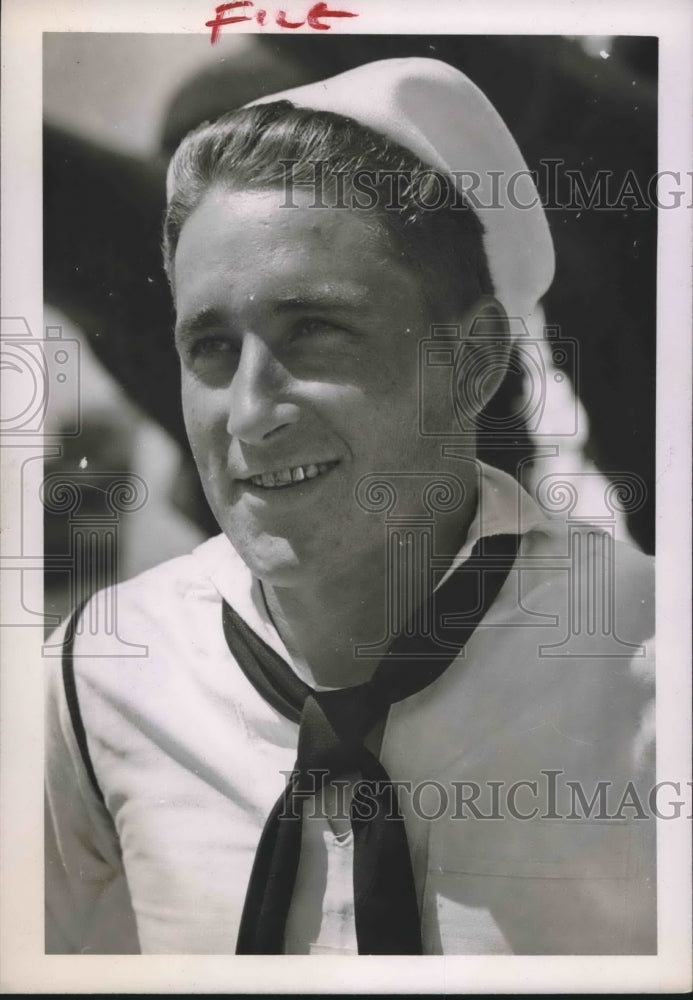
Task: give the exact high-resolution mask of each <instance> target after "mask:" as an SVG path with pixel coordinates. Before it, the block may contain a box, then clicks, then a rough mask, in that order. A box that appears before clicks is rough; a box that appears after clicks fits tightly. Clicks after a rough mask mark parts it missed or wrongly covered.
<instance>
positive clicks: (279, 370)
mask: <svg viewBox="0 0 693 1000" xmlns="http://www.w3.org/2000/svg"><path fill="white" fill-rule="evenodd" d="M287 377H288V373H287V372H286V369H285V368H284V367H283V366H282V365H281V363H280V362H279V361H278V360H277V358H276V357H275V356H274V354H273V353H272V351H271V350H270V349H269V347H268V345H267V344H266V343H265V342H264V341H263V340H262V338H260V337H258V336H257V335H256V334H252V333H247V334H246V335H245V336H244V338H243V346H242V348H241V354H240V358H239V361H238V367H237V368H236V371H235V373H234V376H233V379H232V381H231V386H230V399H229V416H228V421H227V424H226V429H227V432H228V433H229V435H230V436H231V437H235V438H238V439H239V440H240V441H244V442H246V443H247V444H261V443H262V442H263V441H265V440H266V439H267V438H268V437H270V436H271V435H272V434H275V433H276V432H277V431H279V430H281V429H282V428H283V427H288V426H290V425H291V424H294V423H296V421H297V420H298V416H299V410H298V407H297V406H296V405H295V404H294V403H292V402H290V401H288V400H286V399H285V398H283V393H284V392H285V391H286V382H287Z"/></svg>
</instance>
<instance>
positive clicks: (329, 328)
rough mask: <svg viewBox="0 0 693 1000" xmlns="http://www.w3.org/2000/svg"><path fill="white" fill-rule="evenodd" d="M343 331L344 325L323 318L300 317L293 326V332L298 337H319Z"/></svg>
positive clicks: (334, 334)
mask: <svg viewBox="0 0 693 1000" xmlns="http://www.w3.org/2000/svg"><path fill="white" fill-rule="evenodd" d="M344 333H346V330H345V329H344V327H342V326H339V325H338V324H336V323H332V322H330V321H329V320H325V319H302V320H301V321H300V322H299V323H297V324H296V326H295V328H294V334H295V335H296V336H298V337H315V338H320V337H328V336H330V335H333V336H337V335H339V334H344Z"/></svg>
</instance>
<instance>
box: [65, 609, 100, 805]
mask: <svg viewBox="0 0 693 1000" xmlns="http://www.w3.org/2000/svg"><path fill="white" fill-rule="evenodd" d="M86 603H87V602H86V600H85V601H82V603H81V604H80V605H79V607H77V608H76V610H75V611H74V612H73V613H72V617H71V618H70V621H69V622H68V624H67V631H66V633H65V640H64V642H63V687H64V689H65V699H66V701H67V707H68V711H69V712H70V720H71V722H72V730H73V732H74V734H75V739H76V740H77V746H78V747H79V752H80V754H81V757H82V761H83V763H84V767H85V769H86V772H87V775H88V776H89V781H90V782H91V784H92V786H93V788H94V791H95V792H96V795H97V798H98V800H99V802H101V803H102V804H103V802H104V797H103V792H102V791H101V788H100V787H99V783H98V781H97V780H96V774H95V772H94V765H93V764H92V762H91V756H90V754H89V747H88V745H87V734H86V730H85V728H84V723H83V721H82V713H81V711H80V708H79V699H78V698H77V683H76V681H75V666H74V662H73V654H72V650H73V647H74V644H75V633H76V631H77V622H78V621H79V618H80V615H81V614H82V611H83V610H84V606H85V604H86Z"/></svg>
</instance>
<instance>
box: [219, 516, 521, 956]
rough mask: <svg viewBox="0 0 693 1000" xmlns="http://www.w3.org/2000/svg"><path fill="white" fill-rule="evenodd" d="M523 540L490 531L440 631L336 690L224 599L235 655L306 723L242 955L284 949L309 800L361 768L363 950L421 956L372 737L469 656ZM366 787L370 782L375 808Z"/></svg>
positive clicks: (357, 838)
mask: <svg viewBox="0 0 693 1000" xmlns="http://www.w3.org/2000/svg"><path fill="white" fill-rule="evenodd" d="M519 541H520V539H519V537H518V536H517V535H494V536H491V537H487V538H484V539H480V540H479V542H477V544H476V545H475V547H474V550H473V551H472V554H471V556H470V557H469V559H468V560H467V561H466V562H465V563H463V564H462V565H461V566H460V567H459V568H458V569H456V570H455V571H454V573H452V574H451V576H450V577H449V578H448V580H447V581H446V582H445V583H444V584H443V585H442V586H441V587H439V588H438V589H437V590H436V591H434V592H433V593H432V594H431V595H430V597H429V599H428V605H429V607H428V609H427V611H428V619H427V620H428V621H429V622H432V623H433V624H434V627H433V628H432V629H431V630H430V631H428V632H427V633H426V634H414V635H409V634H405V633H402V634H401V635H398V636H397V637H396V638H395V639H394V641H393V642H392V644H391V646H390V648H389V650H388V652H387V654H386V656H385V657H383V659H382V660H381V661H380V663H379V664H378V666H377V668H376V670H375V672H374V674H373V677H372V678H371V680H370V681H368V682H367V683H365V684H358V685H356V686H354V687H349V688H342V689H339V690H336V691H315V690H313V689H312V688H311V687H310V686H309V685H308V684H305V683H304V682H303V681H301V680H300V679H299V678H298V677H297V676H296V674H295V673H294V672H293V670H292V669H291V668H290V667H289V666H288V664H286V663H285V662H284V660H283V659H282V658H281V657H280V656H279V655H278V654H277V653H276V652H275V651H274V650H273V649H271V648H270V647H269V646H268V645H267V644H266V643H265V642H263V640H262V639H261V638H260V637H259V636H257V635H256V634H255V633H254V632H253V631H252V630H251V629H250V628H249V627H248V625H246V623H245V622H244V621H243V620H242V619H241V618H240V617H239V616H238V615H237V614H236V612H235V611H234V610H233V609H232V608H231V607H230V606H229V605H228V604H227V603H226V602H225V601H224V603H223V626H224V635H225V637H226V641H227V643H228V646H229V649H230V650H231V652H232V654H233V655H234V657H235V659H236V661H237V662H238V664H239V665H240V667H241V668H242V669H243V671H244V672H245V674H246V676H247V677H248V678H249V680H250V681H251V682H252V684H253V685H254V686H255V687H256V689H257V690H258V691H259V692H260V694H261V695H262V696H263V697H264V698H265V699H266V700H267V701H268V702H269V703H270V704H271V705H272V706H273V707H274V708H276V709H277V710H278V711H279V712H281V713H282V714H283V715H284V716H286V717H287V718H288V719H291V720H292V721H294V722H297V723H299V733H298V751H297V758H296V765H295V769H294V772H293V775H292V777H291V779H290V780H289V782H288V783H287V786H286V788H285V789H284V791H283V793H282V794H281V795H280V797H279V799H278V801H277V802H276V803H275V805H274V808H273V809H272V811H271V813H270V815H269V817H268V819H267V821H266V823H265V827H264V830H263V832H262V836H261V838H260V843H259V845H258V848H257V852H256V854H255V861H254V864H253V869H252V873H251V876H250V882H249V885H248V891H247V894H246V899H245V905H244V908H243V915H242V918H241V925H240V930H239V933H238V941H237V945H236V954H239V955H277V954H282V952H283V949H284V929H285V926H286V921H287V918H288V914H289V907H290V905H291V898H292V895H293V890H294V884H295V881H296V873H297V871H298V863H299V858H300V853H301V832H302V803H303V801H304V799H305V797H306V795H310V794H312V793H317V792H319V790H320V789H321V788H322V787H324V785H325V784H326V783H328V782H329V781H332V780H333V779H336V778H338V777H340V776H344V775H352V776H353V775H354V774H356V775H357V779H358V780H357V783H356V789H357V792H356V794H355V795H354V797H353V799H352V802H351V806H350V817H349V818H350V822H351V828H352V831H353V835H354V914H355V922H356V938H357V942H358V950H359V954H360V955H420V954H422V942H421V931H420V923H419V913H418V906H417V901H416V890H415V885H414V875H413V871H412V865H411V858H410V855H409V847H408V843H407V836H406V830H405V827H404V820H403V818H402V815H401V813H400V811H399V807H398V803H397V797H396V795H395V794H394V788H393V786H392V784H391V783H390V778H389V775H388V774H387V771H386V770H385V768H384V767H383V765H382V764H381V763H380V761H379V760H378V758H377V757H376V756H375V755H374V754H372V753H371V752H370V750H368V749H367V748H366V747H365V746H364V740H365V739H366V737H367V736H368V734H369V732H370V731H371V730H372V728H373V727H374V726H375V724H376V723H377V722H378V721H379V720H380V719H383V718H384V717H385V716H386V715H387V712H388V710H389V708H390V705H392V704H393V703H394V702H397V701H401V700H402V699H404V698H408V697H409V696H410V695H413V694H415V693H416V692H418V691H421V690H422V689H423V688H425V687H427V686H428V685H429V684H431V683H432V682H433V681H434V680H436V678H438V677H439V676H440V675H441V674H442V673H443V671H444V670H446V669H447V667H448V666H449V665H450V664H451V663H452V661H453V660H454V659H455V658H456V657H457V656H458V655H459V653H460V652H461V650H462V649H463V647H464V646H465V644H466V642H467V641H468V639H469V637H470V636H471V634H472V633H473V631H474V629H475V628H476V627H477V625H478V624H479V622H480V621H481V620H482V619H483V618H484V616H485V615H486V612H487V611H488V609H489V608H490V607H491V604H492V603H493V601H494V600H495V598H496V596H497V595H498V592H499V591H500V589H501V587H502V586H503V583H504V582H505V580H506V578H507V576H508V573H509V572H510V569H511V567H512V565H513V563H514V560H515V557H516V555H517V549H518V546H519ZM482 552H483V554H482ZM421 617H422V620H426V618H425V616H423V615H422V616H421ZM436 634H437V636H438V638H436ZM441 636H443V637H444V638H443V639H441V638H440V637H441ZM359 789H367V798H368V802H367V806H368V808H364V800H363V798H362V797H360V796H359V794H358V790H359Z"/></svg>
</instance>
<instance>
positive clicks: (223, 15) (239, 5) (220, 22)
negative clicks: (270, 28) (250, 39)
mask: <svg viewBox="0 0 693 1000" xmlns="http://www.w3.org/2000/svg"><path fill="white" fill-rule="evenodd" d="M254 7H255V4H254V3H253V2H252V0H235V3H222V4H220V5H219V6H218V7H215V8H214V10H215V13H216V17H215V18H213V19H212V20H211V21H205V27H207V28H211V29H212V35H211V42H212V45H214V43H215V42H217V41H219V36H220V35H221V29H222V27H225V26H226V25H229V24H240V23H241V22H242V21H252V20H253V19H254V20H256V21H257V23H258V24H259V25H263V24H264V23H265V21H266V20H267V11H266V10H262V9H259V10H254V11H253V14H252V15H251V13H250V11H251V9H252V8H254ZM234 10H235V11H238V13H237V14H231V11H234ZM241 10H244V11H247V13H240V11H241ZM333 17H358V14H353V13H351V11H348V10H328V7H327V4H326V3H314V4H313V6H312V7H311V8H310V10H309V11H308V13H307V15H306V17H305V19H304V20H303V21H289V20H288V19H287V16H286V11H285V10H280V11H278V12H277V15H276V17H275V20H276V22H277V24H278V25H279V27H280V28H290V29H292V30H295V29H296V28H302V27H303V25H304V24H306V23H307V24H308V27H309V28H313V30H314V31H329V30H330V28H331V27H332V25H331V24H324V23H323V22H324V21H325V20H329V19H330V18H333Z"/></svg>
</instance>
